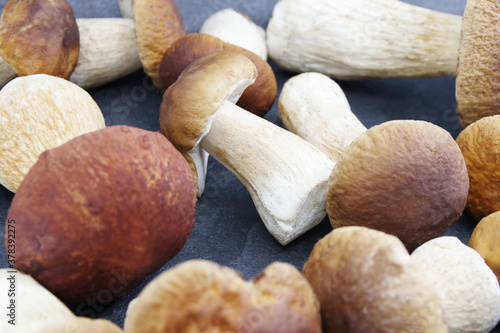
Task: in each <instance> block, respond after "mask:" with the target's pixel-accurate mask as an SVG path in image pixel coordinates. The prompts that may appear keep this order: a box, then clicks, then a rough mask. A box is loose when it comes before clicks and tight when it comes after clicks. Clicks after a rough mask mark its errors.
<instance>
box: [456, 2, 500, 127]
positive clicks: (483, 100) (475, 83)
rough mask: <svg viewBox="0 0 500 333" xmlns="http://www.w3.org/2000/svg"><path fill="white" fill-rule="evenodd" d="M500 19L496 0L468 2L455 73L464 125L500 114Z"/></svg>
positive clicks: (458, 103) (461, 117) (460, 112)
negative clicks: (499, 65) (499, 53)
mask: <svg viewBox="0 0 500 333" xmlns="http://www.w3.org/2000/svg"><path fill="white" fill-rule="evenodd" d="M499 22H500V8H499V7H498V3H497V2H496V1H481V0H468V1H467V4H466V6H465V11H464V15H463V19H462V33H461V40H460V47H459V52H458V66H457V75H456V99H457V113H458V116H459V119H460V122H461V124H462V126H463V127H466V126H468V125H470V124H471V123H473V122H474V121H476V120H478V119H480V118H483V117H486V116H491V115H495V114H500V103H499V93H498V92H499V91H500V75H499V74H498V73H499V72H498V52H499V50H500V24H499Z"/></svg>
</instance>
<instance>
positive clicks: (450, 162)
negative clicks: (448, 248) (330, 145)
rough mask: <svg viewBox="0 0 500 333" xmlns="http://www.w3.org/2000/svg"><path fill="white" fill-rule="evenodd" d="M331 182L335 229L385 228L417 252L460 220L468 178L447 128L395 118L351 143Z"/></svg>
mask: <svg viewBox="0 0 500 333" xmlns="http://www.w3.org/2000/svg"><path fill="white" fill-rule="evenodd" d="M328 187H329V188H328V192H327V211H328V216H329V217H330V222H331V224H332V226H333V227H334V228H337V227H341V226H349V225H359V226H365V227H369V228H373V229H377V230H381V231H384V232H386V233H389V234H393V235H396V236H398V237H399V238H400V239H401V240H402V242H403V243H404V244H405V245H406V247H407V248H408V250H409V251H412V250H414V249H415V248H416V247H417V246H419V245H420V244H422V243H424V242H425V241H427V240H429V239H431V238H434V237H437V236H441V235H442V234H443V233H444V232H445V231H446V230H447V229H448V228H449V227H450V226H451V225H452V224H453V223H454V222H456V221H457V220H458V219H459V217H460V216H461V215H462V212H463V210H464V208H465V203H466V200H467V193H468V189H469V178H468V176H467V170H466V166H465V162H464V158H463V156H462V153H461V152H460V148H459V147H458V145H457V144H456V142H455V140H454V139H453V138H452V136H451V135H450V134H449V133H448V132H447V131H446V130H444V129H442V128H440V127H438V126H436V125H433V124H431V123H428V122H425V121H413V120H394V121H389V122H386V123H383V124H381V125H378V126H374V127H372V128H371V129H369V130H368V131H367V132H365V133H364V134H363V135H361V136H360V137H359V138H358V139H357V140H356V141H354V142H353V143H352V144H351V146H350V147H349V148H348V149H347V151H346V152H345V153H344V155H343V157H342V159H341V160H340V161H338V162H337V164H336V166H335V168H334V169H333V171H332V174H331V176H330V180H329V185H328Z"/></svg>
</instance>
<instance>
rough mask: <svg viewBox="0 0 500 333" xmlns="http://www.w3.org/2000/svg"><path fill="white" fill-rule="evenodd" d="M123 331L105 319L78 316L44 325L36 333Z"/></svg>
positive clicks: (111, 332)
mask: <svg viewBox="0 0 500 333" xmlns="http://www.w3.org/2000/svg"><path fill="white" fill-rule="evenodd" d="M87 332H89V333H90V332H92V333H123V330H122V329H121V328H120V327H118V326H116V325H115V324H113V323H112V322H110V321H109V320H105V319H90V318H84V317H77V318H73V319H71V320H68V321H66V322H63V323H59V324H52V325H47V326H44V327H43V328H42V329H40V330H37V331H36V333H87Z"/></svg>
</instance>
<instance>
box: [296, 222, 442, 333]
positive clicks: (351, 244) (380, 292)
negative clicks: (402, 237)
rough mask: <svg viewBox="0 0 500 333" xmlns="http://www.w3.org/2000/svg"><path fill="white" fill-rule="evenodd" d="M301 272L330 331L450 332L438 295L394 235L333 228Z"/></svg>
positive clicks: (318, 245)
mask: <svg viewBox="0 0 500 333" xmlns="http://www.w3.org/2000/svg"><path fill="white" fill-rule="evenodd" d="M302 274H303V275H304V276H305V277H306V279H307V280H308V281H309V283H310V284H311V286H312V287H313V289H314V292H315V293H316V295H317V296H318V299H319V301H320V304H321V315H322V318H323V329H324V332H325V333H329V332H448V331H447V328H446V325H445V323H444V320H443V317H442V308H441V302H440V299H439V296H438V294H437V291H436V290H435V288H434V286H433V284H432V282H431V280H430V279H429V278H428V277H427V276H426V274H425V271H424V270H423V269H421V268H420V266H418V264H417V263H416V262H414V261H413V260H412V259H411V258H410V255H409V254H408V251H407V250H406V249H405V247H404V246H403V244H402V243H401V241H399V240H398V239H397V238H396V237H394V236H391V235H388V234H385V233H383V232H380V231H376V230H373V229H369V228H365V227H344V228H338V229H335V230H333V231H332V232H331V233H329V234H328V235H327V236H325V237H323V238H322V239H321V240H320V241H318V242H317V243H316V245H315V246H314V248H313V251H312V252H311V255H310V257H309V259H308V260H307V262H306V264H305V265H304V268H303V270H302Z"/></svg>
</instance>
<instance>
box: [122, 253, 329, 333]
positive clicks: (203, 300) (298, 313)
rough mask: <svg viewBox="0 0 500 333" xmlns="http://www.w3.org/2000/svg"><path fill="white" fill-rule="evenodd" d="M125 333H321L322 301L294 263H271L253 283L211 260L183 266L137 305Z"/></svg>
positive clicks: (145, 291)
mask: <svg viewBox="0 0 500 333" xmlns="http://www.w3.org/2000/svg"><path fill="white" fill-rule="evenodd" d="M125 332H127V333H140V332H148V333H160V332H161V333H166V332H172V333H174V332H175V333H183V332H186V333H187V332H200V333H208V332H260V333H267V332H269V333H295V332H297V333H298V332H309V333H319V332H321V318H320V311H319V303H318V300H317V298H316V296H315V295H314V292H313V290H312V288H311V286H310V285H309V283H307V281H306V280H305V279H304V277H303V276H302V275H301V274H300V272H299V271H298V270H297V269H296V268H295V267H293V266H292V265H289V264H286V263H281V262H273V263H271V264H270V265H268V266H267V267H266V268H265V269H264V270H263V271H262V272H261V273H260V274H259V275H258V276H256V277H255V278H254V279H253V280H251V281H245V280H244V279H243V278H242V277H241V276H240V275H239V274H238V273H237V272H236V271H234V270H233V269H231V268H229V267H225V266H221V265H218V264H216V263H214V262H211V261H207V260H189V261H186V262H183V263H181V264H179V265H177V266H175V267H173V268H171V269H169V270H167V271H165V272H163V273H162V274H160V275H159V276H158V277H156V278H155V279H154V280H153V281H151V282H150V283H149V284H148V285H147V286H146V287H145V288H144V289H143V291H142V292H141V293H140V294H139V296H138V297H137V298H136V299H135V300H134V301H133V306H132V307H130V308H129V310H128V311H127V316H126V318H125Z"/></svg>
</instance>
